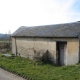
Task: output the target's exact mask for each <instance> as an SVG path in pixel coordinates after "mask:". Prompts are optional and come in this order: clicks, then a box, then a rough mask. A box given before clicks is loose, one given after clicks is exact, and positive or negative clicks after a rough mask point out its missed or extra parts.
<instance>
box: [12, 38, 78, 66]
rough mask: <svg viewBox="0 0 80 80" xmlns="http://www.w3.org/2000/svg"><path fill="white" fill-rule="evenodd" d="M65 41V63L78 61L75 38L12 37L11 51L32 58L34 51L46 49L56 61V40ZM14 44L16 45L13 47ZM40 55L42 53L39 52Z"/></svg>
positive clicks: (44, 50)
mask: <svg viewBox="0 0 80 80" xmlns="http://www.w3.org/2000/svg"><path fill="white" fill-rule="evenodd" d="M57 41H61V42H64V41H66V42H67V53H66V55H65V59H66V63H65V65H71V64H76V63H78V62H79V40H78V39H76V38H72V39H71V38H16V45H17V46H16V45H15V38H12V52H13V53H14V54H16V51H17V55H20V56H22V57H26V58H30V59H34V55H35V53H36V52H39V51H42V52H46V51H47V50H48V51H49V52H50V53H51V60H52V61H53V62H54V63H56V42H57ZM15 46H16V47H15ZM41 55H42V54H41Z"/></svg>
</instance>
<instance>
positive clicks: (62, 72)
mask: <svg viewBox="0 0 80 80" xmlns="http://www.w3.org/2000/svg"><path fill="white" fill-rule="evenodd" d="M35 64H36V63H35V62H34V61H31V60H29V59H25V58H21V57H15V58H9V57H2V56H1V55H0V66H1V67H2V68H4V69H6V70H8V71H11V72H13V73H17V74H18V75H20V76H24V77H28V78H31V79H32V80H80V64H76V65H72V66H54V65H50V64H42V63H41V64H40V65H35Z"/></svg>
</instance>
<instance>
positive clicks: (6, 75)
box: [0, 68, 26, 80]
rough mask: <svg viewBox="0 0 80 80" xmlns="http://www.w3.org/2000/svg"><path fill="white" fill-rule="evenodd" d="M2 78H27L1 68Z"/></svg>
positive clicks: (0, 75) (0, 76) (15, 79)
mask: <svg viewBox="0 0 80 80" xmlns="http://www.w3.org/2000/svg"><path fill="white" fill-rule="evenodd" d="M0 80H26V79H23V78H22V77H19V76H17V75H15V74H12V73H10V72H8V71H5V70H3V69H1V68H0Z"/></svg>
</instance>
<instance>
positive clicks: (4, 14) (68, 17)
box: [0, 0, 80, 33]
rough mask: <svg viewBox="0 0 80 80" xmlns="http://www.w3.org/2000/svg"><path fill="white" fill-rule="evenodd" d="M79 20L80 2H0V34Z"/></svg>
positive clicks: (33, 0)
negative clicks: (18, 29) (24, 27)
mask: <svg viewBox="0 0 80 80" xmlns="http://www.w3.org/2000/svg"><path fill="white" fill-rule="evenodd" d="M79 20H80V0H0V33H7V32H8V31H9V30H10V31H11V33H13V32H14V31H15V30H16V29H17V28H19V27H20V26H36V25H49V24H59V23H68V22H75V21H79Z"/></svg>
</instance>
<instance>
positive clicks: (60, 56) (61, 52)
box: [56, 42, 67, 65]
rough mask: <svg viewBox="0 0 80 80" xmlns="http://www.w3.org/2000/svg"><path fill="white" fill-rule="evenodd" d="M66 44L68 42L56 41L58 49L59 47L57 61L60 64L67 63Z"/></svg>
mask: <svg viewBox="0 0 80 80" xmlns="http://www.w3.org/2000/svg"><path fill="white" fill-rule="evenodd" d="M66 45H67V42H57V43H56V49H57V50H56V51H57V54H56V59H57V60H56V61H57V64H58V65H65V56H66Z"/></svg>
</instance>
